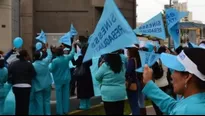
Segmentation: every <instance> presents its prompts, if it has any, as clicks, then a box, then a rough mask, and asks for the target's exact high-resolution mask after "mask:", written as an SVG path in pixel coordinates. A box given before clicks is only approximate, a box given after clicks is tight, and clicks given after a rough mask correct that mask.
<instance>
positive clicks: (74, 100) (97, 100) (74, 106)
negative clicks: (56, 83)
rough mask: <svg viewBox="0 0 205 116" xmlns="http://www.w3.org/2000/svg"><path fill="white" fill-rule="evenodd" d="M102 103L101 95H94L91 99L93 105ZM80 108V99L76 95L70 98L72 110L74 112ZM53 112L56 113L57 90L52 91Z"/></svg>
mask: <svg viewBox="0 0 205 116" xmlns="http://www.w3.org/2000/svg"><path fill="white" fill-rule="evenodd" d="M100 103H101V98H100V97H93V98H92V99H91V105H92V106H95V105H98V104H100ZM78 108H79V100H78V99H77V97H76V96H74V97H71V98H70V112H73V111H75V110H77V109H78ZM51 114H52V115H56V95H55V90H53V91H52V93H51Z"/></svg>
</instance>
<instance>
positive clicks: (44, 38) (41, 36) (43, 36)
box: [36, 30, 47, 44]
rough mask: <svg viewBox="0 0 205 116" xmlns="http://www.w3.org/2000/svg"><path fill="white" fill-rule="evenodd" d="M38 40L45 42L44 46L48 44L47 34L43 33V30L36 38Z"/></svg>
mask: <svg viewBox="0 0 205 116" xmlns="http://www.w3.org/2000/svg"><path fill="white" fill-rule="evenodd" d="M36 39H37V40H39V41H41V42H43V43H44V44H46V42H47V38H46V34H45V33H44V32H43V30H41V33H40V35H39V36H38V37H36Z"/></svg>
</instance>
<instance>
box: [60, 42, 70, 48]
mask: <svg viewBox="0 0 205 116" xmlns="http://www.w3.org/2000/svg"><path fill="white" fill-rule="evenodd" d="M62 45H63V46H65V47H66V48H69V49H71V46H69V45H66V44H64V43H62Z"/></svg>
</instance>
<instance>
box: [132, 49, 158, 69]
mask: <svg viewBox="0 0 205 116" xmlns="http://www.w3.org/2000/svg"><path fill="white" fill-rule="evenodd" d="M139 55H140V59H141V65H142V67H141V68H139V69H137V70H136V72H143V70H144V66H145V64H147V65H148V66H150V67H151V66H153V65H154V63H155V62H157V60H158V59H159V58H160V54H156V53H154V52H145V51H139Z"/></svg>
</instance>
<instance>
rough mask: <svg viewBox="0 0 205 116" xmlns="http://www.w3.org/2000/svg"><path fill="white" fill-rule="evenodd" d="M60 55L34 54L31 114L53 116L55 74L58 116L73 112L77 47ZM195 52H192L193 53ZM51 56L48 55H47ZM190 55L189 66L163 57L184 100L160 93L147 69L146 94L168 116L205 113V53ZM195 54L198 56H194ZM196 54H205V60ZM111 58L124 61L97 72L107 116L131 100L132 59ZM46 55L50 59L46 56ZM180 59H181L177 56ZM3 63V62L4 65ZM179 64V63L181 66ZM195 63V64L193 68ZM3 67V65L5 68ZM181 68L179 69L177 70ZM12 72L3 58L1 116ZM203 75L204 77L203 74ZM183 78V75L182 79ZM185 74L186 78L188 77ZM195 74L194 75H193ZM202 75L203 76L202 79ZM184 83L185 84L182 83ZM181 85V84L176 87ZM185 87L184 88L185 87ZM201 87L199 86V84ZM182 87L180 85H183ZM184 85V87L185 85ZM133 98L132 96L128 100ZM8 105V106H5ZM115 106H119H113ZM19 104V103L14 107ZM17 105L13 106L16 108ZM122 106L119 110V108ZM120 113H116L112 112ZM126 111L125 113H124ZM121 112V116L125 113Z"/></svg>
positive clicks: (187, 52)
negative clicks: (73, 62)
mask: <svg viewBox="0 0 205 116" xmlns="http://www.w3.org/2000/svg"><path fill="white" fill-rule="evenodd" d="M58 50H59V52H58V54H57V55H56V58H54V59H53V60H52V58H53V54H52V52H51V50H50V49H47V51H46V52H44V51H36V52H35V54H34V57H35V61H34V62H33V67H34V69H35V71H36V73H37V75H36V76H35V78H33V79H32V89H31V96H30V112H29V114H31V115H51V111H50V95H51V85H52V77H51V73H52V75H53V77H54V82H55V86H56V96H57V107H56V108H57V114H59V115H63V114H67V113H68V112H69V109H70V107H69V99H68V98H69V97H70V95H69V87H70V85H69V83H70V80H71V72H70V70H68V69H69V63H70V61H71V60H72V59H73V58H74V55H75V48H74V47H73V48H72V51H71V52H70V54H68V55H65V54H64V53H63V49H62V48H61V49H60V48H59V49H57V51H58ZM190 51H191V52H190ZM45 53H46V54H47V55H44V54H45ZM183 53H184V54H185V56H186V55H187V57H188V58H189V59H191V61H189V62H191V63H188V64H186V62H183V61H180V62H174V61H178V60H179V57H180V55H179V56H178V59H177V60H173V58H175V57H173V56H172V57H171V58H172V60H173V62H170V61H169V64H168V63H167V59H166V57H163V55H164V56H167V54H164V53H163V54H162V56H161V60H162V63H163V64H164V65H165V66H167V67H168V68H169V70H170V72H171V73H172V78H173V85H174V90H175V93H176V94H180V95H182V96H183V97H182V98H181V99H178V100H176V99H174V98H172V97H170V96H169V95H167V94H165V93H164V92H162V90H160V89H159V88H158V87H157V85H155V83H154V82H153V81H152V79H151V77H152V76H150V75H152V74H151V73H152V72H151V71H150V69H149V68H148V67H145V71H144V75H143V77H144V79H143V82H144V84H145V87H144V89H143V90H142V92H143V93H144V94H145V95H146V96H147V97H148V98H149V99H151V100H152V101H153V102H154V103H155V104H156V105H157V106H158V107H159V108H160V110H161V111H162V112H163V113H164V114H170V115H179V114H181V115H184V114H185V115H189V114H199V115H201V114H205V112H204V110H203V109H204V108H205V105H204V104H205V97H204V96H205V88H204V87H203V86H202V85H203V84H204V80H205V76H204V71H203V70H204V69H205V67H204V63H203V62H199V61H201V60H200V59H202V58H204V56H203V54H204V53H205V51H204V50H202V49H200V48H197V49H194V48H192V49H188V50H184V51H183V52H182V53H181V54H183ZM190 54H191V55H190ZM192 54H194V55H192ZM196 54H202V55H201V57H197V58H196V57H194V56H197V55H196ZM107 55H114V56H115V55H117V57H115V58H116V59H117V58H120V60H119V61H120V64H121V65H119V66H118V68H119V67H120V70H118V71H116V70H115V68H116V67H115V66H114V67H115V68H113V65H116V64H112V63H110V59H107V57H106V55H105V57H104V60H102V62H100V64H99V69H98V71H97V72H96V75H95V78H96V80H97V81H98V82H99V83H100V84H101V87H100V91H101V95H102V101H103V102H104V104H105V111H106V113H107V114H112V113H117V111H119V109H118V110H117V109H116V108H121V109H122V108H124V106H123V105H122V104H124V100H126V98H127V92H126V89H127V88H126V86H125V82H126V78H125V74H126V72H127V68H126V66H127V65H128V64H129V62H128V61H129V58H128V57H126V56H125V55H124V54H122V53H113V54H107ZM44 56H46V57H44ZM176 57H177V56H176ZM116 59H112V61H115V62H117V61H118V60H116ZM1 61H3V62H1ZM177 63H178V64H177ZM193 64H194V65H193ZM200 64H201V65H202V66H200V67H201V68H198V69H197V68H196V69H197V70H198V71H195V72H194V71H192V70H189V69H187V67H189V66H188V65H192V66H198V65H200ZM1 65H2V66H1ZM176 66H178V67H176ZM8 73H9V72H8V70H7V68H6V67H5V59H3V57H2V56H1V57H0V105H1V106H4V107H0V114H5V113H6V112H8V107H9V106H8V103H7V102H5V99H10V98H9V97H8V96H13V95H12V91H10V92H9V89H8V90H6V89H5V88H11V86H10V85H9V84H6V82H7V78H8ZM199 73H200V74H199ZM179 75H181V76H179ZM184 75H185V76H184ZM193 75H194V76H193ZM198 76H199V77H198ZM182 82H184V83H182ZM176 83H177V84H176ZM183 84H184V85H183ZM197 84H198V85H197ZM179 85H180V86H179ZM181 85H182V86H181ZM128 99H129V97H128ZM5 103H6V104H5ZM113 103H115V104H113ZM14 105H15V104H14ZM14 105H13V106H14ZM113 106H116V108H115V109H112V107H113ZM118 106H119V107H118ZM112 110H113V111H116V112H112ZM122 111H123V110H122ZM122 111H119V112H120V113H123V112H122Z"/></svg>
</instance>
